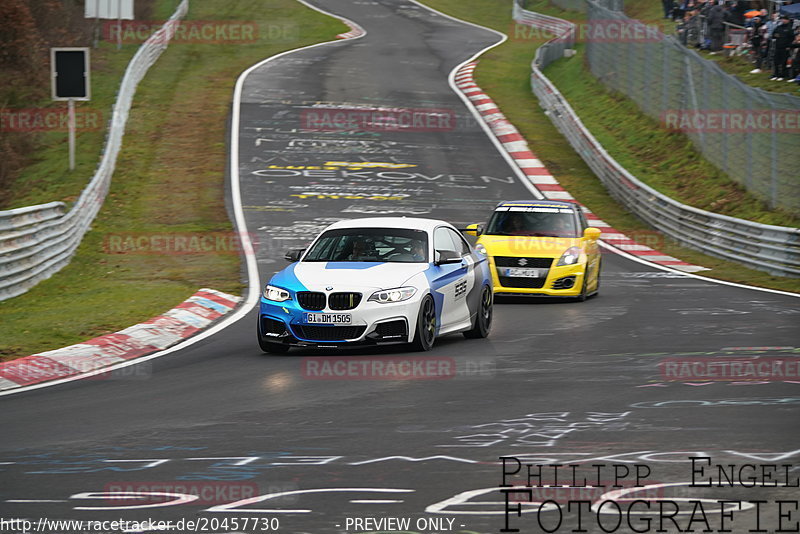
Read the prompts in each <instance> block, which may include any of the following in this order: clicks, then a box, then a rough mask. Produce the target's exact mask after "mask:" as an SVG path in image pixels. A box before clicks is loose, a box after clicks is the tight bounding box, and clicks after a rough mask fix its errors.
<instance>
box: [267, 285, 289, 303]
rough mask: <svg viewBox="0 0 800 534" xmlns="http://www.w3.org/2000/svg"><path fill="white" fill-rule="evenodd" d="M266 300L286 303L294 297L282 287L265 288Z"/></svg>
mask: <svg viewBox="0 0 800 534" xmlns="http://www.w3.org/2000/svg"><path fill="white" fill-rule="evenodd" d="M264 298H265V299H267V300H272V301H275V302H284V301H286V300H289V299H290V298H292V295H291V294H290V293H289V292H288V291H286V290H285V289H283V288H282V287H275V286H267V287H265V288H264Z"/></svg>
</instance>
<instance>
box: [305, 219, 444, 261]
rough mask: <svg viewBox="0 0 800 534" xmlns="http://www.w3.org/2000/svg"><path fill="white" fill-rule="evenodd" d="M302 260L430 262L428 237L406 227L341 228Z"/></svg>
mask: <svg viewBox="0 0 800 534" xmlns="http://www.w3.org/2000/svg"><path fill="white" fill-rule="evenodd" d="M303 261H304V262H305V261H367V262H389V263H420V262H427V261H428V234H427V233H426V232H425V231H424V230H410V229H405V228H340V229H337V230H328V231H327V232H325V233H323V234H322V235H321V236H320V237H319V239H317V241H316V242H315V243H314V244H313V245H312V246H311V248H310V249H309V250H308V253H307V254H306V255H305V257H304V258H303Z"/></svg>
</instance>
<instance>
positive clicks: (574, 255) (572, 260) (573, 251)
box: [556, 247, 581, 267]
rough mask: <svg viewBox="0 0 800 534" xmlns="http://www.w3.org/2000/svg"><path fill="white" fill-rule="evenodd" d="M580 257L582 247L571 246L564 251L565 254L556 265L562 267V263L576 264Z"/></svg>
mask: <svg viewBox="0 0 800 534" xmlns="http://www.w3.org/2000/svg"><path fill="white" fill-rule="evenodd" d="M580 257H581V249H580V248H578V247H569V248H568V249H567V250H565V251H564V254H562V255H561V258H559V260H558V263H557V264H556V266H557V267H561V266H562V265H574V264H576V263H578V259H579V258H580Z"/></svg>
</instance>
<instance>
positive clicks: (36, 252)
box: [0, 0, 189, 301]
mask: <svg viewBox="0 0 800 534" xmlns="http://www.w3.org/2000/svg"><path fill="white" fill-rule="evenodd" d="M188 9H189V0H183V1H182V2H181V3H180V4H179V5H178V7H177V9H176V10H175V13H173V14H172V16H171V17H170V18H169V20H168V21H167V22H166V23H165V24H164V25H163V26H162V27H161V28H160V29H158V30H157V31H156V32H155V33H153V35H151V36H150V38H149V39H147V40H146V41H145V42H144V43H143V44H142V46H140V47H139V50H137V51H136V54H135V55H134V56H133V59H131V61H130V63H128V67H127V69H126V70H125V75H124V76H123V78H122V83H121V84H120V88H119V92H118V93H117V100H116V102H115V104H114V109H113V112H112V116H111V122H110V125H109V130H108V135H107V137H106V144H105V147H104V149H103V154H102V157H101V160H100V165H99V166H98V168H97V171H96V172H95V174H94V176H93V177H92V179H91V181H90V182H89V185H87V186H86V188H84V190H83V191H82V192H81V195H80V197H79V198H78V200H77V202H75V204H74V205H73V206H72V208H71V209H70V210H69V212H67V213H66V214H63V210H64V204H63V203H61V202H51V203H49V204H42V205H39V206H29V207H26V208H19V209H14V210H7V211H0V301H2V300H6V299H9V298H12V297H15V296H17V295H21V294H23V293H25V292H26V291H28V290H29V289H30V288H32V287H33V286H35V285H36V284H38V283H39V282H40V281H42V280H45V279H47V278H49V277H50V276H52V275H53V274H54V273H56V272H57V271H59V270H60V269H61V268H62V267H64V266H65V265H67V264H68V263H69V261H70V259H71V258H72V255H73V254H74V253H75V250H76V249H77V248H78V245H80V242H81V240H82V239H83V236H84V234H85V233H86V231H87V230H88V229H89V225H90V224H91V222H92V221H93V220H94V218H95V216H96V215H97V213H98V212H99V211H100V207H101V206H102V205H103V201H104V200H105V197H106V193H108V189H109V186H110V184H111V176H112V175H113V174H114V167H115V165H116V162H117V155H118V154H119V150H120V147H121V146H122V136H123V134H124V133H125V124H126V123H127V120H128V112H129V111H130V109H131V104H132V102H133V95H134V93H135V92H136V86H137V85H138V84H139V82H140V81H141V80H142V78H143V77H144V75H145V73H147V70H148V69H149V68H150V67H151V66H152V65H153V63H155V62H156V60H157V59H158V57H159V56H160V55H161V53H162V52H163V51H164V49H166V48H167V46H168V45H169V42H170V40H171V39H172V37H173V35H175V30H176V28H177V26H178V25H179V24H180V19H181V18H183V17H184V16H185V15H186V12H187V11H188Z"/></svg>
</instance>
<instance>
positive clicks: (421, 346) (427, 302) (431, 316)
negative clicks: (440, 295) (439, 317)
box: [411, 295, 436, 352]
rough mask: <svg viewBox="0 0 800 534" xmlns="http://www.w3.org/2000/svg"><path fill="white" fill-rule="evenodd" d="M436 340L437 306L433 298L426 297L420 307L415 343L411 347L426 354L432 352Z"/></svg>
mask: <svg viewBox="0 0 800 534" xmlns="http://www.w3.org/2000/svg"><path fill="white" fill-rule="evenodd" d="M435 339H436V305H435V304H434V303H433V297H431V296H430V295H425V298H424V299H422V302H421V303H420V305H419V314H418V315H417V331H416V333H415V334H414V341H412V342H411V346H412V347H413V348H414V350H417V351H420V352H424V351H428V350H431V348H432V347H433V341H434V340H435Z"/></svg>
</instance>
